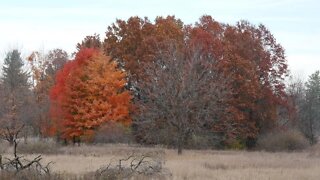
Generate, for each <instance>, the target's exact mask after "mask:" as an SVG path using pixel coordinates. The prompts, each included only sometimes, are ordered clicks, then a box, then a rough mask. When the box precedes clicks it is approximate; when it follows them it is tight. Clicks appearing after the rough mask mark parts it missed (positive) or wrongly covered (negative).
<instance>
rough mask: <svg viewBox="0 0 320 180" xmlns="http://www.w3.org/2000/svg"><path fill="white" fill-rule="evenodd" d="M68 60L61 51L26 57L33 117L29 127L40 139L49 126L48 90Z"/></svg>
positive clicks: (66, 54) (65, 53) (54, 50)
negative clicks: (29, 68) (29, 72)
mask: <svg viewBox="0 0 320 180" xmlns="http://www.w3.org/2000/svg"><path fill="white" fill-rule="evenodd" d="M67 60H68V53H67V52H65V51H64V50H62V49H53V50H50V51H49V52H48V53H47V54H45V53H44V52H39V51H34V52H32V53H31V54H30V55H29V57H28V62H29V64H30V67H31V76H32V82H33V83H32V91H33V104H34V111H33V114H34V117H33V118H32V122H31V125H32V127H33V129H34V131H35V133H36V134H37V135H39V136H40V137H42V136H43V135H44V134H45V132H46V129H47V128H48V127H49V125H50V120H49V118H50V117H49V107H50V101H49V90H50V89H51V88H52V86H53V85H54V83H55V80H54V77H55V75H56V73H57V71H58V70H60V69H61V68H62V67H63V65H64V64H65V63H66V62H67Z"/></svg>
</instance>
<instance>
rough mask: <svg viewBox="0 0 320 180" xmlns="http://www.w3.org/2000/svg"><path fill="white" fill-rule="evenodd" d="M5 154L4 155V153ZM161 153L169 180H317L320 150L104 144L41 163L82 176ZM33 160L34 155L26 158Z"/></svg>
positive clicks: (69, 148)
mask: <svg viewBox="0 0 320 180" xmlns="http://www.w3.org/2000/svg"><path fill="white" fill-rule="evenodd" d="M8 151H9V150H7V151H6V153H5V154H4V155H6V154H7V153H8ZM154 151H158V152H161V153H162V154H163V155H164V157H165V167H166V168H168V169H169V171H170V172H171V173H172V176H171V179H177V180H178V179H179V180H180V179H195V180H197V179H198V180H203V179H219V180H220V179H221V180H241V179H243V180H250V179H252V180H257V179H261V180H270V179H271V180H275V179H276V180H278V179H279V180H282V179H283V180H284V179H290V180H295V179H296V180H309V179H314V180H318V179H320V148H319V147H313V148H310V149H308V150H305V151H303V152H292V153H285V152H277V153H269V152H258V151H256V152H248V151H215V150H185V151H184V152H183V154H182V155H180V156H178V155H177V152H176V151H175V150H171V149H163V148H145V147H134V146H128V145H121V144H108V145H96V146H88V145H82V146H80V147H77V146H75V147H73V146H67V147H61V148H60V149H59V152H58V153H57V154H44V155H43V158H44V161H45V162H49V161H53V162H54V164H53V165H52V171H54V172H59V173H63V174H78V175H79V174H85V173H88V172H92V171H95V170H97V169H99V168H100V167H101V166H103V165H106V164H108V163H109V162H110V161H111V160H112V161H116V160H117V159H120V158H123V157H125V156H126V155H128V154H131V153H132V152H137V153H147V152H154ZM26 156H27V157H33V156H35V155H26Z"/></svg>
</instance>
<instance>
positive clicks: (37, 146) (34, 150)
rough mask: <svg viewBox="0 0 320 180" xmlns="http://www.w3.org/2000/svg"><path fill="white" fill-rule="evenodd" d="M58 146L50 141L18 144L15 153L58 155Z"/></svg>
mask: <svg viewBox="0 0 320 180" xmlns="http://www.w3.org/2000/svg"><path fill="white" fill-rule="evenodd" d="M59 150H60V145H59V144H58V143H56V142H55V141H53V140H52V139H44V140H32V141H29V142H27V143H23V142H20V143H19V146H18V148H17V151H18V152H19V153H22V154H58V153H59Z"/></svg>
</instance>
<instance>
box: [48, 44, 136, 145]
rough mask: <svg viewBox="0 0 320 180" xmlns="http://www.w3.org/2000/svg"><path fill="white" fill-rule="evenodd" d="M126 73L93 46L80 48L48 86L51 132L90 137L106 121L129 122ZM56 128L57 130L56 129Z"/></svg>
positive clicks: (75, 137) (70, 137)
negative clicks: (49, 86) (54, 81)
mask: <svg viewBox="0 0 320 180" xmlns="http://www.w3.org/2000/svg"><path fill="white" fill-rule="evenodd" d="M125 77H126V74H125V72H123V71H121V70H119V69H118V67H117V63H116V62H115V61H112V60H111V59H110V58H109V57H107V56H105V55H103V54H102V53H101V52H99V51H98V50H95V49H81V50H80V51H79V52H78V53H77V55H76V58H75V60H73V61H70V62H68V63H67V64H66V65H65V66H64V68H63V69H62V71H61V72H59V73H58V74H57V78H56V84H55V86H54V87H53V88H52V90H51V99H52V101H53V104H52V109H51V113H52V115H53V118H54V120H55V121H54V123H53V128H54V129H53V133H61V136H62V138H65V139H72V140H74V141H75V140H80V139H81V138H83V139H86V138H91V137H92V136H93V135H94V132H95V130H96V129H97V128H98V127H100V126H101V125H102V124H104V123H105V122H108V121H116V122H121V123H124V124H130V123H131V119H130V117H129V109H130V99H131V96H130V93H129V92H128V91H126V90H124V86H125V85H126V80H125ZM58 131H60V132H58Z"/></svg>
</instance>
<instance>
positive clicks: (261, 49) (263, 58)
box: [190, 16, 287, 141]
mask: <svg viewBox="0 0 320 180" xmlns="http://www.w3.org/2000/svg"><path fill="white" fill-rule="evenodd" d="M190 36H191V39H192V40H193V41H195V42H199V41H203V42H205V43H206V44H207V47H206V50H207V51H208V52H210V53H211V55H212V56H214V57H215V58H216V59H217V60H218V67H219V70H220V72H221V73H222V74H224V75H225V76H227V77H229V78H228V80H229V83H230V84H231V88H230V89H229V90H230V91H231V94H232V95H231V96H230V97H229V101H228V102H227V103H228V105H229V107H228V110H229V112H230V114H233V117H234V118H233V120H232V122H228V121H225V120H222V121H221V122H220V123H219V126H218V127H217V130H218V131H225V133H226V135H227V136H229V137H232V139H233V138H234V137H240V138H241V139H244V140H245V141H246V139H248V138H249V139H255V138H256V136H257V134H259V133H261V132H265V131H267V130H270V129H272V128H273V127H274V126H275V125H276V121H277V119H278V116H277V109H278V107H279V106H282V105H285V102H284V98H283V97H284V96H285V91H284V88H285V85H284V78H285V77H286V76H287V64H286V59H285V56H284V49H283V48H282V47H281V45H280V44H278V43H277V42H276V40H275V38H274V37H273V35H272V34H271V33H270V32H269V30H268V29H267V28H266V27H265V26H263V25H259V26H258V27H256V26H254V25H251V24H250V23H249V22H247V21H240V22H238V23H237V24H236V25H235V26H232V25H228V24H222V23H219V22H217V21H215V20H214V19H212V17H211V16H203V17H201V18H200V21H199V22H198V23H196V25H195V27H194V28H193V29H192V30H191V33H190Z"/></svg>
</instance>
